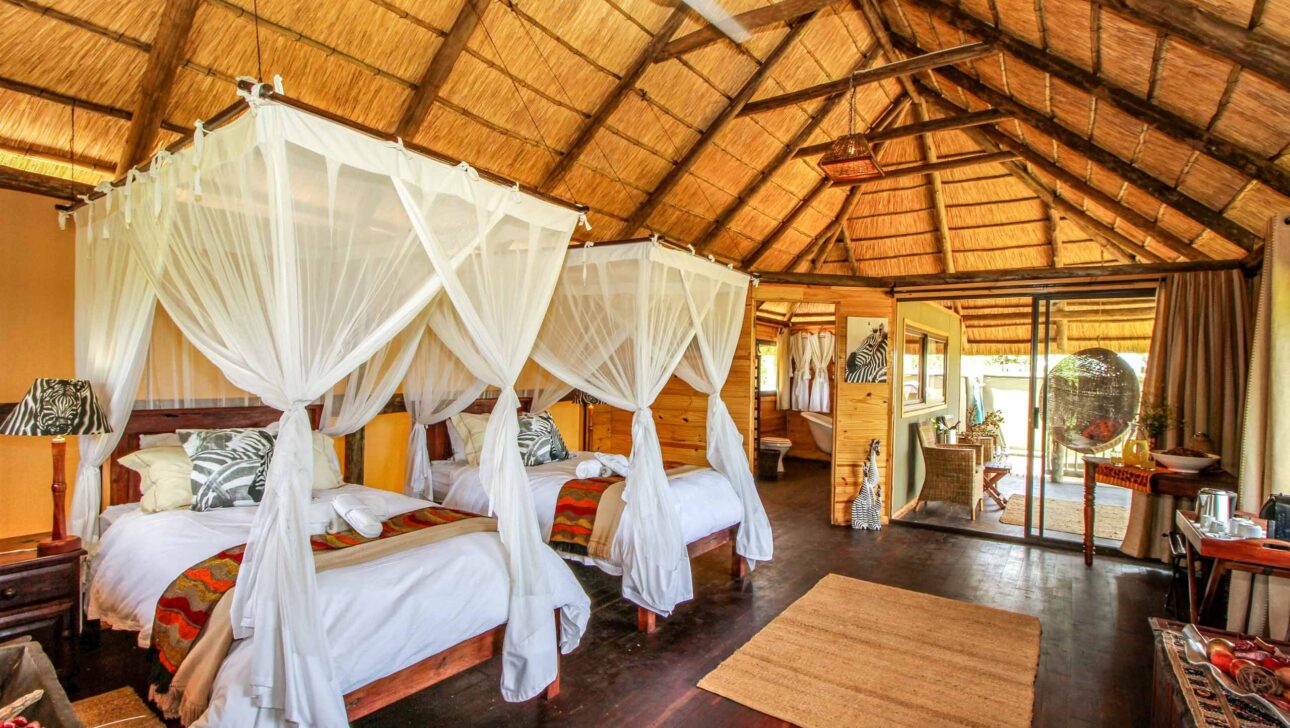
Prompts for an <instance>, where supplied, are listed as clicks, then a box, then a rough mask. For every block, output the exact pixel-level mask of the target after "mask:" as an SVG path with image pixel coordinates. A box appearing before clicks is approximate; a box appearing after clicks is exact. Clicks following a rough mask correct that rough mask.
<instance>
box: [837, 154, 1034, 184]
mask: <svg viewBox="0 0 1290 728" xmlns="http://www.w3.org/2000/svg"><path fill="white" fill-rule="evenodd" d="M1016 158H1017V155H1016V154H1015V153H1014V152H1008V151H1003V152H991V153H989V154H968V155H964V156H961V157H952V158H950V159H942V160H939V161H937V162H933V163H931V164H910V165H906V166H904V167H895V168H892V169H885V170H883V175H882V176H881V177H874V178H872V179H863V180H859V181H857V182H836V183H834V185H833V186H834V187H863V186H865V185H870V184H873V183H875V182H881V181H883V180H887V179H899V178H901V177H916V176H918V175H922V174H933V173H936V172H945V171H948V170H951V169H962V168H964V167H976V166H979V165H982V164H998V163H1000V162H1008V161H1011V160H1014V159H1016Z"/></svg>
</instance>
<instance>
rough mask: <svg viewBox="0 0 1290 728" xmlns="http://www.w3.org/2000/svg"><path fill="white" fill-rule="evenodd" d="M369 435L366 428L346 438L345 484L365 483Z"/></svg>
mask: <svg viewBox="0 0 1290 728" xmlns="http://www.w3.org/2000/svg"><path fill="white" fill-rule="evenodd" d="M366 445H367V434H366V432H365V431H364V428H362V427H360V428H358V429H357V430H354V431H353V432H351V433H349V434H348V435H346V436H345V482H346V483H357V484H360V485H361V484H362V483H363V476H364V473H363V455H364V454H365V452H366Z"/></svg>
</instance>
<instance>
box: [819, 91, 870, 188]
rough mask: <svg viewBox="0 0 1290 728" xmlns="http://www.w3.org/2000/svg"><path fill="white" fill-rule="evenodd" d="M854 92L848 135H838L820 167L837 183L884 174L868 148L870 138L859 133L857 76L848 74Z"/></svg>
mask: <svg viewBox="0 0 1290 728" xmlns="http://www.w3.org/2000/svg"><path fill="white" fill-rule="evenodd" d="M848 86H849V89H850V90H849V93H850V94H851V108H850V116H849V120H848V122H847V134H846V136H841V137H838V138H837V140H836V141H835V142H833V146H832V147H830V148H829V151H827V152H825V153H824V156H822V157H820V162H819V164H820V169H821V170H822V171H823V172H824V174H825V175H827V176H828V178H829V179H831V180H833V181H834V182H857V181H860V180H866V179H875V178H877V177H881V176H882V167H880V166H878V159H877V158H876V157H875V156H874V154H873V149H871V148H870V147H869V140H868V139H865V137H864V135H863V134H857V133H856V87H855V76H854V75H852V76H850V77H848Z"/></svg>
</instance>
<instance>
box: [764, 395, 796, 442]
mask: <svg viewBox="0 0 1290 728" xmlns="http://www.w3.org/2000/svg"><path fill="white" fill-rule="evenodd" d="M757 406H758V408H759V409H760V410H761V434H762V435H769V436H772V437H788V436H789V435H788V412H787V411H786V410H781V409H776V407H775V395H773V394H767V395H762V396H760V397H758V398H757Z"/></svg>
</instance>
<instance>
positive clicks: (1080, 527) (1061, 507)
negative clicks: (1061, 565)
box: [999, 495, 1129, 541]
mask: <svg viewBox="0 0 1290 728" xmlns="http://www.w3.org/2000/svg"><path fill="white" fill-rule="evenodd" d="M1093 508H1094V510H1095V513H1094V515H1093V535H1094V536H1097V537H1098V538H1109V539H1111V540H1113V541H1121V540H1123V539H1124V532H1125V530H1126V529H1128V527H1129V509H1128V508H1125V507H1124V506H1112V505H1104V506H1103V505H1097V504H1096V503H1095V504H1094V505H1093ZM1033 517H1034V519H1035V520H1034V527H1035V528H1036V529H1037V528H1039V513H1038V512H1036V513H1035V514H1034V516H1033ZM999 522H1000V523H1007V524H1009V525H1012V526H1024V525H1026V497H1025V496H1024V495H1012V496H1009V497H1008V506H1007V507H1006V508H1004V509H1003V515H1002V516H1000V517H999ZM1044 530H1045V531H1061V532H1062V533H1074V534H1077V535H1083V534H1084V504H1083V503H1080V502H1077V501H1068V500H1053V499H1052V498H1046V499H1044Z"/></svg>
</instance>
